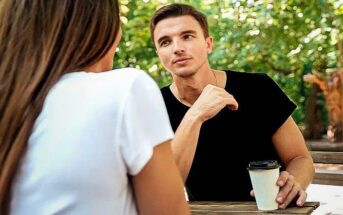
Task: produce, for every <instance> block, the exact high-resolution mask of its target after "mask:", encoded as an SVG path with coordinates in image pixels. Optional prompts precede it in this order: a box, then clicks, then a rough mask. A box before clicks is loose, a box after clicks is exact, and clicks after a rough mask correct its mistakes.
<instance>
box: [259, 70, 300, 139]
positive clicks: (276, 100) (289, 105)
mask: <svg viewBox="0 0 343 215" xmlns="http://www.w3.org/2000/svg"><path fill="white" fill-rule="evenodd" d="M261 78H262V82H261V83H259V87H260V89H261V90H262V92H260V96H262V101H261V103H260V108H262V109H263V113H264V114H261V117H262V119H261V120H263V124H264V125H265V126H267V132H268V133H269V134H270V135H273V134H274V133H275V132H276V130H277V129H278V128H280V127H281V126H282V124H283V123H284V122H285V121H286V120H287V118H288V117H289V116H291V114H292V112H293V111H294V110H295V108H296V105H295V104H294V102H293V101H291V100H290V99H289V98H288V96H287V95H286V94H285V93H284V92H283V91H282V89H281V88H280V87H279V86H278V85H277V83H275V81H273V79H272V78H270V77H269V76H268V75H266V74H263V75H262V77H261Z"/></svg>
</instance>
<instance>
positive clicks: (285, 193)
mask: <svg viewBox="0 0 343 215" xmlns="http://www.w3.org/2000/svg"><path fill="white" fill-rule="evenodd" d="M276 183H277V185H278V186H280V191H279V194H278V195H277V197H276V201H277V202H278V203H279V208H282V209H284V208H286V207H287V205H288V204H289V203H290V202H291V201H292V200H293V199H294V198H297V200H296V204H297V206H302V205H303V204H304V203H305V201H306V198H307V193H306V192H305V190H304V189H303V188H302V187H301V186H300V184H299V183H298V182H297V181H296V178H295V177H294V176H293V175H291V174H289V173H288V172H287V171H283V172H281V173H280V176H279V178H278V180H277V182H276Z"/></svg>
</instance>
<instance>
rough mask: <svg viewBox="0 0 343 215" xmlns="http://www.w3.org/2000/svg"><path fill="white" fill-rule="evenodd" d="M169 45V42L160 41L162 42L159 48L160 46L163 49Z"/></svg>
mask: <svg viewBox="0 0 343 215" xmlns="http://www.w3.org/2000/svg"><path fill="white" fill-rule="evenodd" d="M169 44H170V42H169V41H162V42H161V43H160V46H161V47H164V46H167V45H169Z"/></svg>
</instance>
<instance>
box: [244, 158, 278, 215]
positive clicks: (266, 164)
mask: <svg viewBox="0 0 343 215" xmlns="http://www.w3.org/2000/svg"><path fill="white" fill-rule="evenodd" d="M279 169H280V165H279V163H278V162H277V161H275V160H262V161H253V162H250V163H249V166H248V170H249V175H250V180H251V183H252V187H253V189H254V192H255V199H256V203H257V208H258V209H259V210H264V211H267V210H276V209H277V208H278V203H277V202H276V196H277V194H278V192H279V186H277V184H276V182H277V179H278V178H279V174H280V170H279Z"/></svg>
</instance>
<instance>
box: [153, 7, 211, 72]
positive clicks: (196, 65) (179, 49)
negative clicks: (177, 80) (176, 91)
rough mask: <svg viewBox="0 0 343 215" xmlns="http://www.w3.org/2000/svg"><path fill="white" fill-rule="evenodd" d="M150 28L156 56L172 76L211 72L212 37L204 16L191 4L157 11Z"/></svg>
mask: <svg viewBox="0 0 343 215" xmlns="http://www.w3.org/2000/svg"><path fill="white" fill-rule="evenodd" d="M150 27H151V36H152V39H153V41H154V45H155V47H156V51H157V54H158V56H159V58H160V60H161V62H162V64H163V66H164V67H165V68H166V69H167V70H168V71H169V72H171V74H172V75H173V77H176V76H177V77H183V78H185V77H190V76H193V75H194V74H196V73H197V72H198V71H203V70H210V67H209V63H208V53H210V52H211V50H212V43H213V38H212V37H211V36H209V33H208V24H207V20H206V17H205V15H204V14H202V13H200V12H199V11H197V10H195V9H194V8H193V7H192V6H189V5H184V4H171V5H167V6H164V7H162V8H161V9H159V10H158V11H156V13H155V14H154V16H153V18H152V20H151V25H150Z"/></svg>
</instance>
